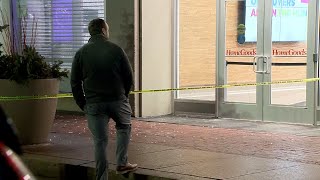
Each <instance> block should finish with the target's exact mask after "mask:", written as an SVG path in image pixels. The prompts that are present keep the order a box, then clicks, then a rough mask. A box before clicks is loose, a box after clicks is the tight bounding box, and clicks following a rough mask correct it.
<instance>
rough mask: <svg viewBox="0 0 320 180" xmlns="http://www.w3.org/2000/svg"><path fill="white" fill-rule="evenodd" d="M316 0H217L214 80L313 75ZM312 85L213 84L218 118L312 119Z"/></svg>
mask: <svg viewBox="0 0 320 180" xmlns="http://www.w3.org/2000/svg"><path fill="white" fill-rule="evenodd" d="M317 2H318V0H317V1H311V0H310V2H309V1H307V0H296V1H277V0H273V1H271V0H270V1H262V0H224V1H217V13H218V16H219V18H218V22H217V26H218V27H217V32H218V36H217V37H218V39H217V42H218V43H217V44H218V45H217V52H218V53H217V59H218V61H217V64H218V65H217V73H218V78H217V82H218V85H223V84H233V83H235V84H247V83H251V84H252V83H257V84H259V83H265V82H271V81H279V80H289V81H290V80H292V79H306V78H312V77H315V76H314V74H315V72H314V71H313V69H314V65H315V63H313V61H314V58H313V57H314V54H315V53H314V52H315V51H314V49H315V44H316V42H315V39H316V38H315V37H314V35H315V34H316V26H315V24H317V23H315V22H316V21H317V20H316V18H315V17H316V16H315V14H316V9H317V8H315V7H317V6H316V3H317ZM297 25H298V26H297ZM314 84H315V83H313V82H311V83H305V82H302V83H285V84H272V85H263V86H262V85H257V86H245V85H244V86H238V85H237V86H234V87H230V88H227V89H217V90H216V94H217V97H216V99H217V105H218V106H217V108H216V111H217V113H218V116H219V117H229V118H236V119H252V120H262V121H276V122H293V123H308V124H312V123H313V122H315V115H314V114H315V113H314V112H315V108H314V107H315V104H316V103H315V99H314V93H315V91H314V90H315V89H314V87H315V86H314Z"/></svg>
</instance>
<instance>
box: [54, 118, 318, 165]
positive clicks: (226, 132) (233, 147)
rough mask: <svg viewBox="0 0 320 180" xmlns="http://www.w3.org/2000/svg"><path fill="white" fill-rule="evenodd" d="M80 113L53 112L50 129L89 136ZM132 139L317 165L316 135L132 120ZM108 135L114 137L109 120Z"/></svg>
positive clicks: (84, 120)
mask: <svg viewBox="0 0 320 180" xmlns="http://www.w3.org/2000/svg"><path fill="white" fill-rule="evenodd" d="M86 123H87V122H86V119H85V117H84V116H81V115H61V114H60V115H57V116H56V120H55V122H54V125H53V128H52V132H56V133H66V134H78V135H79V136H90V131H89V130H88V128H87V124H86ZM132 124H133V125H132V142H142V143H147V144H159V145H166V146H174V147H181V148H190V149H198V150H204V151H211V152H222V153H227V154H237V155H248V156H255V157H263V158H275V159H282V160H289V161H295V162H303V163H309V164H320V137H317V136H314V137H312V136H302V135H294V134H292V133H286V132H262V131H261V132H259V131H254V130H245V129H234V128H216V127H213V128H212V127H202V126H191V125H178V124H168V123H159V122H146V121H139V120H133V122H132ZM109 126H110V128H109V129H110V138H111V139H114V138H115V128H114V122H112V121H111V123H110V124H109Z"/></svg>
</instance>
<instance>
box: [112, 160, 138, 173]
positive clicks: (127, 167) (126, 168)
mask: <svg viewBox="0 0 320 180" xmlns="http://www.w3.org/2000/svg"><path fill="white" fill-rule="evenodd" d="M137 169H138V164H130V163H127V165H125V166H117V174H126V173H129V172H132V171H135V170H137Z"/></svg>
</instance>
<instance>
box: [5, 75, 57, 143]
mask: <svg viewBox="0 0 320 180" xmlns="http://www.w3.org/2000/svg"><path fill="white" fill-rule="evenodd" d="M0 87H1V88H0V96H42V95H57V94H58V92H59V80H58V79H37V80H31V81H30V83H29V85H28V86H22V85H19V84H17V83H15V82H13V81H9V80H6V79H0ZM0 105H1V106H2V107H3V109H4V111H5V112H6V114H7V115H8V116H9V117H10V118H11V119H12V121H13V123H14V124H15V126H16V128H17V131H18V136H19V138H20V142H21V143H22V144H39V143H45V142H47V138H48V135H49V132H50V130H51V126H52V124H53V120H54V117H55V113H56V108H57V99H43V100H23V101H8V102H4V101H0Z"/></svg>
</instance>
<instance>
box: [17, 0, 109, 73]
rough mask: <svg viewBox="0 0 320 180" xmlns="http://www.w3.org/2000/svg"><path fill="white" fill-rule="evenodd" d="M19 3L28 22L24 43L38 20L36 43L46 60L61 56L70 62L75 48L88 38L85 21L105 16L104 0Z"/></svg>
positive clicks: (68, 63) (68, 64)
mask: <svg viewBox="0 0 320 180" xmlns="http://www.w3.org/2000/svg"><path fill="white" fill-rule="evenodd" d="M24 3H25V4H24V5H23V4H20V13H23V14H21V15H22V16H23V17H25V20H26V21H25V22H26V24H27V28H26V29H27V30H26V39H27V43H30V42H31V39H32V28H31V27H32V24H33V22H34V21H35V22H37V26H36V28H37V30H36V32H37V35H36V41H35V47H36V49H37V50H38V51H39V53H40V54H41V55H43V56H45V57H46V58H47V59H48V60H49V61H51V60H54V59H60V60H63V61H64V63H65V65H66V66H67V67H70V66H71V62H72V59H73V57H74V55H75V52H76V51H77V50H78V49H79V48H80V47H81V46H82V45H83V44H85V43H87V42H88V40H89V38H90V35H89V32H88V30H87V26H88V23H89V22H90V20H92V19H94V18H98V17H99V18H104V0H28V1H25V2H24Z"/></svg>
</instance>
